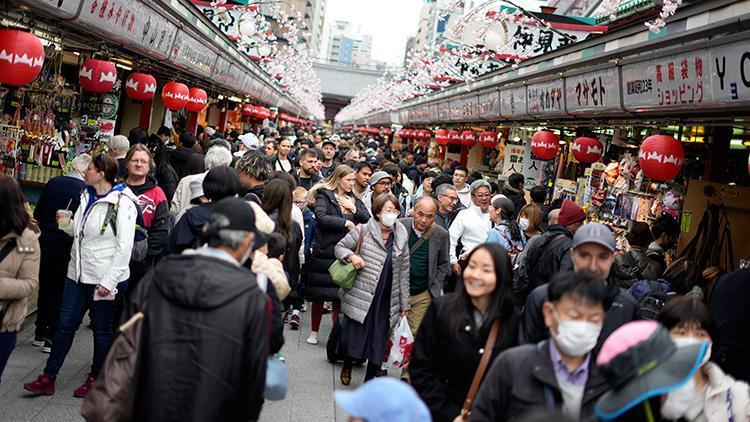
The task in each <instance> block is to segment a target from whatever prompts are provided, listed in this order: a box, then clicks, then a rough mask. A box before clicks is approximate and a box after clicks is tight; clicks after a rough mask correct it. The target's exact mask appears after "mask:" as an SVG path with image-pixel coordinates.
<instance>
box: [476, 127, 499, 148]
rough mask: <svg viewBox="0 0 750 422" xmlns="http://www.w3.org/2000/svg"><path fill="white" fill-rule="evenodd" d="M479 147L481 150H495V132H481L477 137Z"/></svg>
mask: <svg viewBox="0 0 750 422" xmlns="http://www.w3.org/2000/svg"><path fill="white" fill-rule="evenodd" d="M479 145H481V146H482V148H495V147H496V146H497V133H495V132H489V131H488V132H482V133H481V134H480V135H479Z"/></svg>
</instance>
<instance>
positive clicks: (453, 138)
mask: <svg viewBox="0 0 750 422" xmlns="http://www.w3.org/2000/svg"><path fill="white" fill-rule="evenodd" d="M448 140H449V142H450V143H451V144H455V145H461V132H459V131H457V130H451V131H449V132H448Z"/></svg>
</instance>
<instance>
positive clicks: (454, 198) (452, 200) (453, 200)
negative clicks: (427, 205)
mask: <svg viewBox="0 0 750 422" xmlns="http://www.w3.org/2000/svg"><path fill="white" fill-rule="evenodd" d="M440 196H442V197H444V198H448V200H449V201H451V202H458V197H457V196H448V195H440Z"/></svg>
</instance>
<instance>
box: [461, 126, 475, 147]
mask: <svg viewBox="0 0 750 422" xmlns="http://www.w3.org/2000/svg"><path fill="white" fill-rule="evenodd" d="M476 143H477V133H476V132H474V131H473V130H465V131H463V132H461V145H463V146H465V147H469V148H471V147H473V146H474V144H476Z"/></svg>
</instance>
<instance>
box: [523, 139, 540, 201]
mask: <svg viewBox="0 0 750 422" xmlns="http://www.w3.org/2000/svg"><path fill="white" fill-rule="evenodd" d="M544 165H545V162H544V161H541V160H535V159H534V158H533V155H532V154H531V140H530V139H529V140H527V141H526V144H525V145H524V148H523V171H522V172H521V173H523V179H524V187H525V188H526V189H531V188H532V187H534V186H537V185H541V184H542V181H543V180H544Z"/></svg>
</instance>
